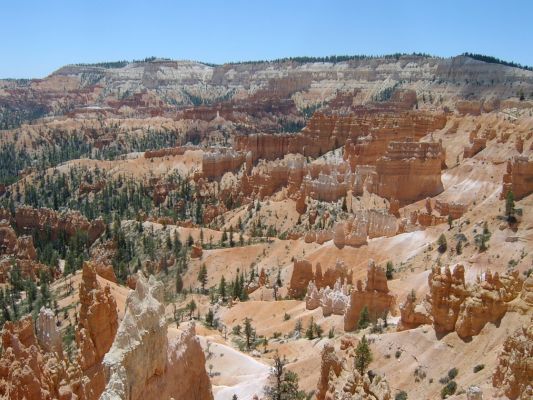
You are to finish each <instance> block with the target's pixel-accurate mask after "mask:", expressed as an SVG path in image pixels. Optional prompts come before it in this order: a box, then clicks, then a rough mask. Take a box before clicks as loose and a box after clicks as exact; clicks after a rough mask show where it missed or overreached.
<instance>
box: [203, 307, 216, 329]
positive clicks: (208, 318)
mask: <svg viewBox="0 0 533 400" xmlns="http://www.w3.org/2000/svg"><path fill="white" fill-rule="evenodd" d="M214 322H215V314H214V313H213V310H212V309H209V310H208V311H207V314H206V315H205V323H206V325H207V326H210V327H211V328H212V327H213V326H214Z"/></svg>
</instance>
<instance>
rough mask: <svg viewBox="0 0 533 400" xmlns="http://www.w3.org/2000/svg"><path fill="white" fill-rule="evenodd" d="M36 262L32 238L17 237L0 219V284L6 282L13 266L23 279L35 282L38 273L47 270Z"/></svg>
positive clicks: (7, 224)
mask: <svg viewBox="0 0 533 400" xmlns="http://www.w3.org/2000/svg"><path fill="white" fill-rule="evenodd" d="M36 260H37V252H36V250H35V246H34V245H33V238H32V237H31V236H29V235H23V236H19V237H17V234H16V232H15V230H14V229H13V228H12V227H11V225H10V224H9V221H8V220H6V219H1V218H0V283H4V282H7V280H8V278H9V275H10V272H11V269H12V267H13V265H14V264H16V265H17V267H18V268H19V270H20V273H21V274H22V276H23V277H24V278H27V279H32V280H35V279H36V277H37V276H39V272H40V271H43V270H48V269H49V268H48V267H47V266H45V265H44V264H41V263H39V262H37V261H36ZM52 275H53V274H52Z"/></svg>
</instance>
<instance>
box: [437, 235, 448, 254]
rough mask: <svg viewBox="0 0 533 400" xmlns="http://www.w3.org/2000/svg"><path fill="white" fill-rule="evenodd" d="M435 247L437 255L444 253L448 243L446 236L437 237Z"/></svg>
mask: <svg viewBox="0 0 533 400" xmlns="http://www.w3.org/2000/svg"><path fill="white" fill-rule="evenodd" d="M437 245H438V246H439V247H438V249H439V253H444V252H446V250H447V249H448V242H446V236H444V233H442V234H441V235H440V236H439V240H437Z"/></svg>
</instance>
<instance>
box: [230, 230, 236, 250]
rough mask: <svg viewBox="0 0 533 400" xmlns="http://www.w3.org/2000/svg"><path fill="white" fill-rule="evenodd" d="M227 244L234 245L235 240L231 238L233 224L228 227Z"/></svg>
mask: <svg viewBox="0 0 533 400" xmlns="http://www.w3.org/2000/svg"><path fill="white" fill-rule="evenodd" d="M229 245H230V247H234V246H235V241H234V240H233V225H231V226H230V227H229Z"/></svg>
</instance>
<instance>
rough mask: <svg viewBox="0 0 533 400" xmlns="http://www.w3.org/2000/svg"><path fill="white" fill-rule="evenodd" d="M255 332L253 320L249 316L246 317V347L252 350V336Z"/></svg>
mask: <svg viewBox="0 0 533 400" xmlns="http://www.w3.org/2000/svg"><path fill="white" fill-rule="evenodd" d="M253 334H254V328H253V327H252V320H251V319H250V318H248V317H246V318H244V335H245V337H246V348H247V349H248V350H250V347H251V345H252V336H253Z"/></svg>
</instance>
